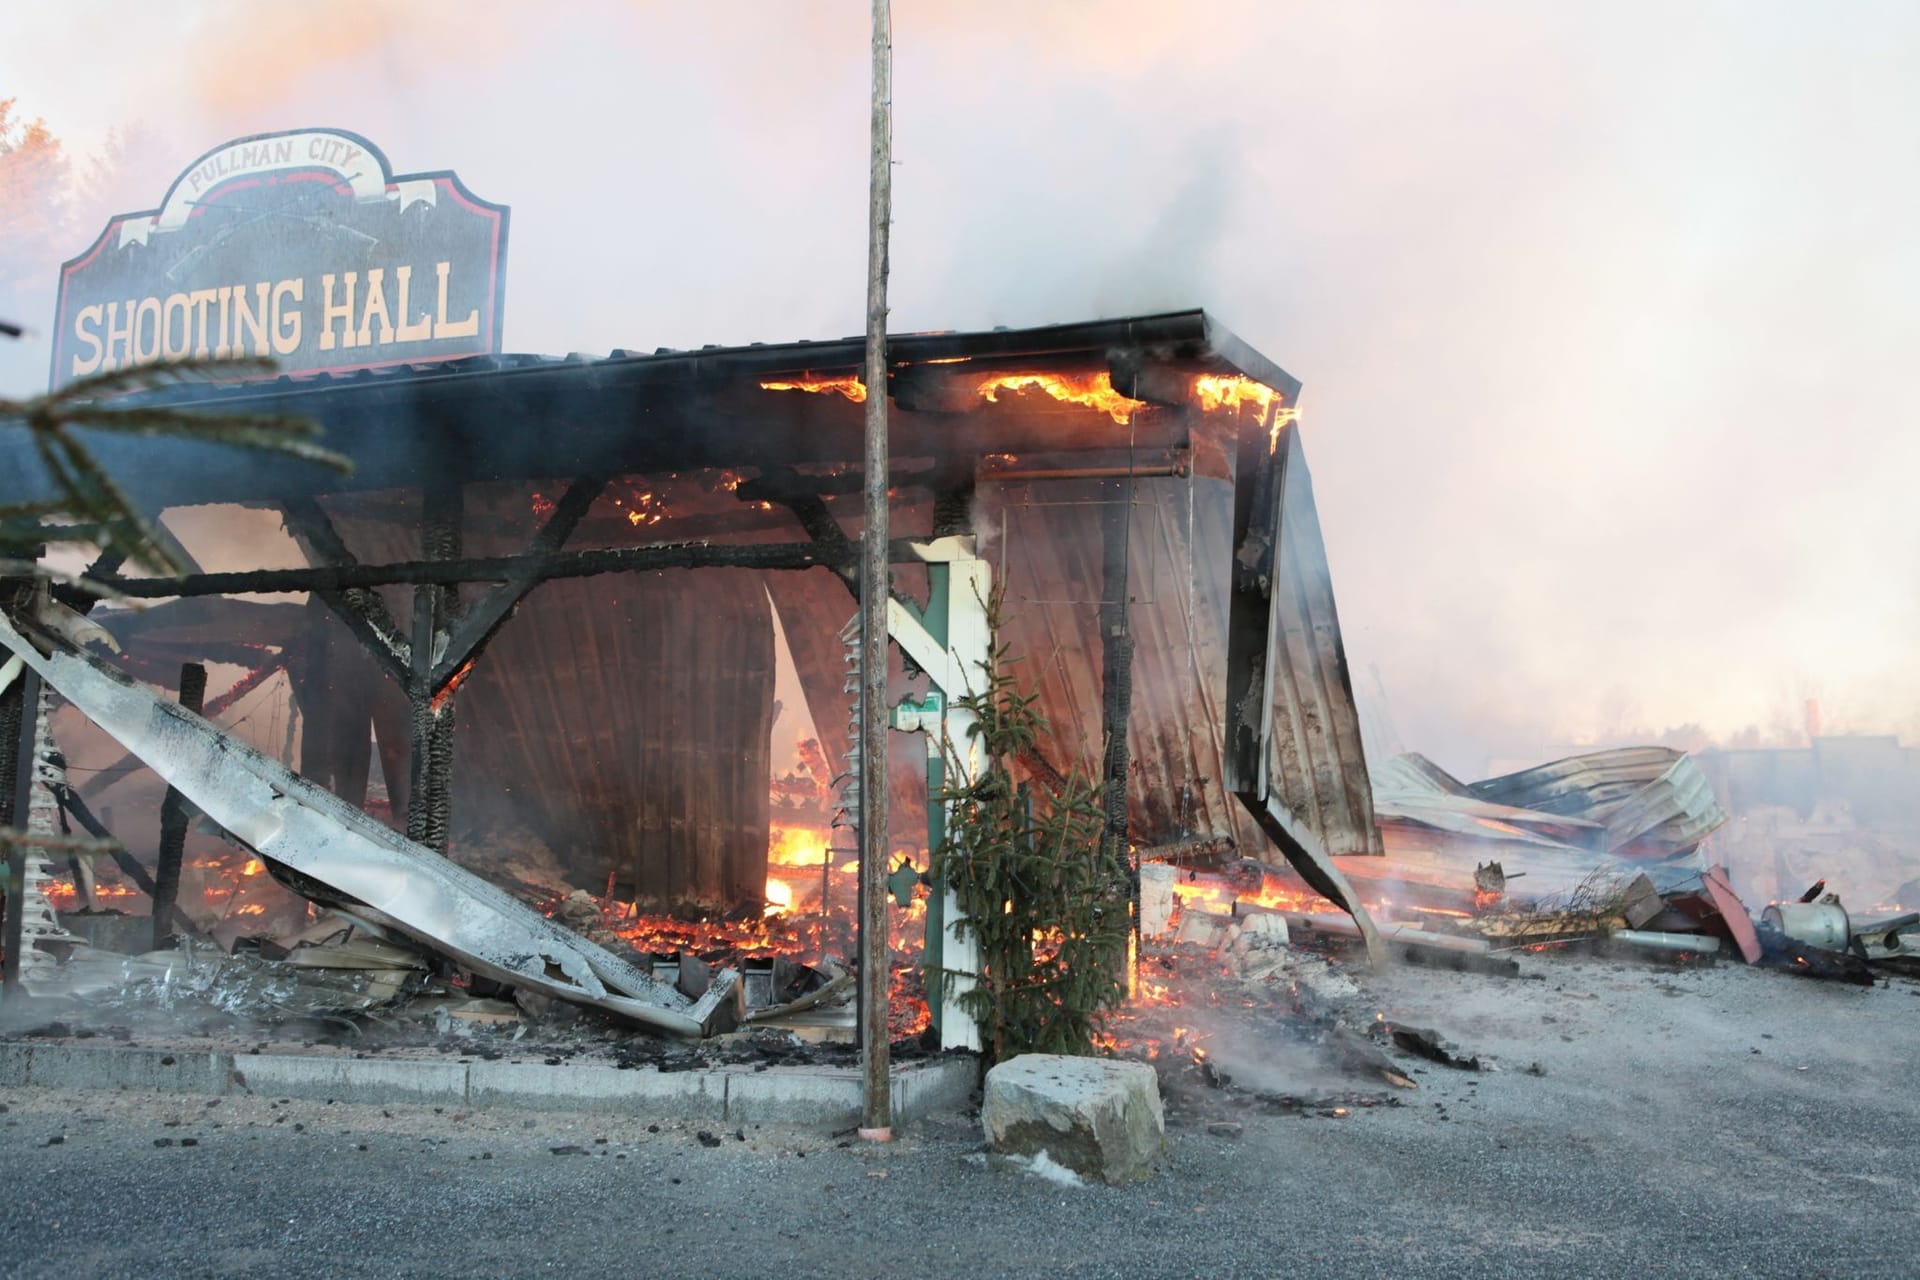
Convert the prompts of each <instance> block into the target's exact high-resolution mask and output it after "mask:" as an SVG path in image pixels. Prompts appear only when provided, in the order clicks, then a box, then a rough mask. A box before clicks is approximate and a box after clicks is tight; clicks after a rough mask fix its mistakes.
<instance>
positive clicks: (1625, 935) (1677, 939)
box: [1607, 929, 1720, 956]
mask: <svg viewBox="0 0 1920 1280" xmlns="http://www.w3.org/2000/svg"><path fill="white" fill-rule="evenodd" d="M1607 936H1608V937H1610V938H1612V939H1613V940H1614V941H1615V942H1624V943H1626V944H1627V945H1628V946H1630V947H1640V948H1642V949H1644V950H1647V951H1666V952H1670V953H1672V954H1675V955H1680V954H1689V955H1697V956H1710V955H1715V954H1717V953H1718V952H1719V950H1720V939H1718V938H1716V937H1714V936H1712V935H1711V934H1705V933H1652V932H1648V931H1645V930H1641V929H1615V930H1614V931H1613V932H1612V933H1610V934H1608V935H1607Z"/></svg>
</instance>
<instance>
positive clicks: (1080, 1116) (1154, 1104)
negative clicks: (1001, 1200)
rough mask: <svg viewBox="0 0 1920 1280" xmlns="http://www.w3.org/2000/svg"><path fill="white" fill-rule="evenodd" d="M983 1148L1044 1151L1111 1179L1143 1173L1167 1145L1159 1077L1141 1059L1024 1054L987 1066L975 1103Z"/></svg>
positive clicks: (1028, 1153) (1027, 1153)
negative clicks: (981, 1092)
mask: <svg viewBox="0 0 1920 1280" xmlns="http://www.w3.org/2000/svg"><path fill="white" fill-rule="evenodd" d="M980 1119H981V1123H982V1124H983V1125H984V1126H985V1128H986V1134H987V1143H988V1146H989V1148H990V1149H991V1150H992V1151H993V1152H994V1153H996V1154H998V1155H1002V1156H1019V1157H1027V1158H1029V1159H1031V1158H1035V1157H1038V1156H1039V1155H1041V1154H1043V1153H1044V1154H1045V1155H1046V1156H1047V1157H1048V1158H1049V1159H1051V1160H1052V1161H1053V1162H1054V1163H1056V1164H1059V1165H1062V1166H1064V1167H1066V1168H1068V1169H1071V1170H1073V1171H1074V1172H1075V1173H1077V1174H1079V1175H1081V1176H1082V1177H1086V1178H1092V1179H1098V1180H1099V1181H1102V1182H1106V1183H1108V1184H1110V1185H1113V1186H1119V1185H1121V1184H1123V1183H1127V1182H1132V1181H1136V1180H1138V1179H1141V1178H1145V1177H1147V1176H1148V1175H1149V1174H1151V1173H1152V1172H1153V1171H1154V1170H1155V1169H1156V1168H1157V1167H1158V1166H1159V1164H1160V1161H1161V1158H1162V1157H1163V1156H1164V1154H1165V1150H1166V1120H1165V1116H1164V1113H1163V1112H1162V1110H1161V1105H1160V1084H1159V1080H1158V1078H1157V1077H1156V1076H1155V1075H1154V1071H1153V1068H1151V1067H1149V1066H1147V1065H1146V1064H1144V1063H1138V1062H1124V1061H1117V1060H1113V1059H1103V1058H1067V1057H1060V1056H1057V1055H1053V1054H1037V1053H1033V1054H1024V1055H1022V1056H1020V1057H1017V1058H1011V1059H1008V1060H1007V1061H1005V1062H1002V1063H999V1064H997V1065H996V1066H994V1068H993V1069H992V1070H990V1071H988V1072H987V1078H986V1086H985V1095H984V1099H983V1101H982V1103H981V1107H980Z"/></svg>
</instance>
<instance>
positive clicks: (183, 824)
mask: <svg viewBox="0 0 1920 1280" xmlns="http://www.w3.org/2000/svg"><path fill="white" fill-rule="evenodd" d="M206 696H207V669H206V668H205V667H203V666H201V665H200V664H199V663H197V662H189V663H187V664H186V665H185V666H183V667H181V668H180V705H181V706H183V707H185V708H186V709H187V710H189V711H191V712H193V713H194V714H195V715H198V714H199V713H200V707H201V705H202V703H203V702H204V701H205V700H206ZM186 850H187V798H186V797H185V796H183V795H181V794H180V793H179V792H178V791H175V790H174V789H173V788H172V787H168V788H167V798H166V799H165V800H163V801H161V803H160V857H159V860H158V861H156V862H155V863H154V865H153V949H154V950H155V951H158V950H159V949H160V948H162V947H164V946H166V944H167V939H168V938H170V937H171V936H173V924H174V920H173V905H174V903H175V902H176V901H178V900H179V897H180V861H181V859H182V858H183V857H184V856H185V855H186Z"/></svg>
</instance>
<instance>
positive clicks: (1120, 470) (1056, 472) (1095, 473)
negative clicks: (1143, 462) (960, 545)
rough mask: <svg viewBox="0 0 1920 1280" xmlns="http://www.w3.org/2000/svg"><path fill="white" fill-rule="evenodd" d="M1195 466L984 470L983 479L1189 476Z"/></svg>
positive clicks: (1114, 478) (981, 475) (1096, 478)
mask: <svg viewBox="0 0 1920 1280" xmlns="http://www.w3.org/2000/svg"><path fill="white" fill-rule="evenodd" d="M1192 470H1193V468H1192V467H1191V466H1190V465H1189V464H1188V463H1186V462H1174V463H1169V464H1168V465H1166V466H1164V467H1057V468H1053V469H1050V470H1049V469H1034V470H1029V471H982V472H981V473H980V478H981V479H982V480H1132V479H1138V478H1142V477H1153V476H1183V477H1184V476H1187V475H1189V474H1191V473H1192Z"/></svg>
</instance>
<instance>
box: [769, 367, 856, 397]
mask: <svg viewBox="0 0 1920 1280" xmlns="http://www.w3.org/2000/svg"><path fill="white" fill-rule="evenodd" d="M760 389H761V390H762V391H810V392H812V393H813V394H815V395H826V394H828V393H832V392H837V393H839V394H840V395H843V396H845V397H846V398H847V399H849V400H851V401H853V402H854V403H855V404H863V403H865V402H866V399H867V384H866V383H864V382H862V381H860V379H859V378H858V377H857V376H855V375H853V374H848V375H846V376H845V377H840V378H816V377H814V376H813V375H812V374H810V373H804V374H801V375H800V376H799V377H798V378H795V379H793V380H792V381H791V382H763V383H761V384H760Z"/></svg>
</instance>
